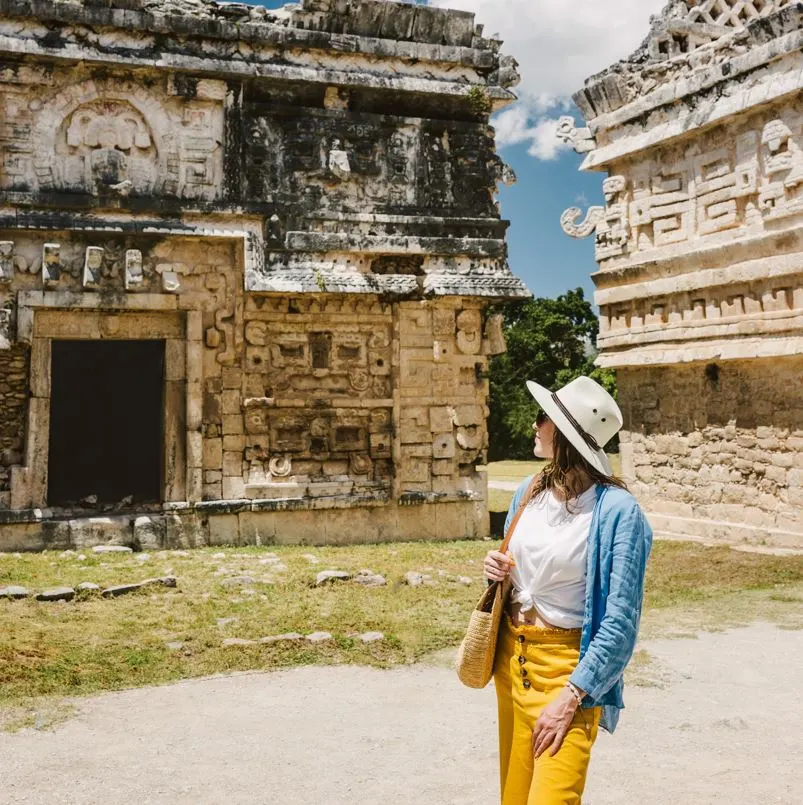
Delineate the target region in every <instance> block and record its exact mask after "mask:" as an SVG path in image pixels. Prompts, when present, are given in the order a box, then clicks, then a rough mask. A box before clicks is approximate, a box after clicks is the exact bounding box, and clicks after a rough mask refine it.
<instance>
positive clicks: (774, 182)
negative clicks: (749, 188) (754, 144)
mask: <svg viewBox="0 0 803 805" xmlns="http://www.w3.org/2000/svg"><path fill="white" fill-rule="evenodd" d="M761 151H762V154H761V156H762V161H763V168H764V175H765V176H766V179H767V181H766V183H764V184H763V185H762V188H761V192H760V194H759V197H758V206H759V208H760V209H761V210H762V212H763V213H764V214H765V215H766V216H767V217H768V218H777V217H781V216H783V215H789V214H792V213H794V212H796V211H798V210H799V209H801V207H803V199H801V197H800V193H799V189H798V188H799V187H800V186H801V185H803V151H802V150H801V146H800V144H799V143H798V142H797V140H796V138H795V137H794V135H793V133H792V130H791V129H790V128H789V126H788V125H787V123H786V122H785V121H784V120H780V119H778V120H771V121H769V122H768V123H767V124H766V125H765V126H764V129H763V130H762V132H761Z"/></svg>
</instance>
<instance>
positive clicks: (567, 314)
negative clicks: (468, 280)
mask: <svg viewBox="0 0 803 805" xmlns="http://www.w3.org/2000/svg"><path fill="white" fill-rule="evenodd" d="M498 312H500V313H502V314H503V315H504V317H505V324H504V332H505V339H506V341H507V352H506V353H505V354H504V355H498V356H497V357H495V358H493V359H492V360H491V364H490V392H491V393H490V409H491V414H490V418H489V420H488V429H489V443H490V449H489V451H488V459H489V461H499V460H501V459H514V458H518V459H528V458H531V457H532V444H533V442H532V424H533V420H534V418H535V413H536V403H535V400H534V399H533V398H532V396H531V395H530V392H529V391H527V387H526V386H525V385H524V384H525V381H527V380H534V381H535V382H536V383H540V384H541V385H542V386H546V387H547V388H550V389H557V388H560V387H561V386H564V385H565V384H566V383H568V382H569V381H571V380H574V378H575V377H578V376H579V375H588V376H589V377H593V378H594V380H596V381H597V382H598V383H601V384H602V385H603V386H605V388H606V389H608V391H610V392H611V393H612V394H615V393H616V381H615V377H614V374H613V372H612V371H610V370H606V369H599V368H597V367H595V366H594V358H595V356H596V350H595V348H594V344H595V343H596V338H597V333H598V331H599V324H598V321H597V317H596V315H595V314H594V310H593V308H592V307H591V303H590V302H589V301H588V300H587V299H586V298H585V296H584V294H583V289H582V288H577V289H576V290H574V291H568V292H567V293H565V294H563V295H562V296H559V297H558V298H557V299H540V298H539V299H526V300H523V301H517V302H510V303H507V304H505V305H502V306H500V307H499V310H498Z"/></svg>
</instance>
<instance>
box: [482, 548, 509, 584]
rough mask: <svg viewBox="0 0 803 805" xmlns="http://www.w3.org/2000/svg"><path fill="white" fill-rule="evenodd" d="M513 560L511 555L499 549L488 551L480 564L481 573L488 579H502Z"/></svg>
mask: <svg viewBox="0 0 803 805" xmlns="http://www.w3.org/2000/svg"><path fill="white" fill-rule="evenodd" d="M514 564H515V562H514V561H513V557H512V556H510V555H509V554H506V553H501V552H500V551H488V553H487V554H486V556H485V561H484V562H483V564H482V569H483V573H484V575H485V578H486V579H488V581H504V580H505V579H506V578H507V575H508V573H510V568H511V567H513V565H514Z"/></svg>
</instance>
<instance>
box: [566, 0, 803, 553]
mask: <svg viewBox="0 0 803 805" xmlns="http://www.w3.org/2000/svg"><path fill="white" fill-rule="evenodd" d="M802 46H803V3H800V2H789V1H788V0H696V2H695V0H686V1H685V2H672V3H670V4H669V5H668V6H667V8H666V9H665V10H664V12H663V13H662V14H661V15H660V16H657V17H655V18H653V20H652V28H651V31H650V34H649V36H648V38H647V40H646V41H645V42H644V44H643V45H642V46H641V48H640V49H639V50H638V51H637V52H636V53H635V54H634V55H633V56H632V57H631V58H630V59H628V60H626V61H623V62H620V63H619V64H616V65H614V66H613V67H611V68H610V69H608V70H606V71H604V72H602V73H600V74H599V75H596V76H593V77H592V78H590V79H589V80H588V81H587V82H586V86H585V88H584V89H583V90H581V91H580V92H579V93H578V94H577V95H576V96H575V101H576V103H577V104H578V106H579V107H580V109H581V111H582V113H583V115H584V116H585V118H586V121H587V124H588V125H587V128H582V127H581V128H578V127H577V126H575V123H574V121H573V120H572V119H571V118H564V119H563V120H561V125H560V129H559V136H560V137H562V138H563V139H564V140H566V141H567V142H570V143H571V144H572V145H574V147H575V149H576V150H577V151H578V152H580V153H584V154H586V157H585V162H584V163H583V168H584V169H588V170H601V171H607V173H608V174H609V176H608V178H607V179H606V180H605V181H604V183H603V191H604V195H605V206H604V207H592V208H591V209H590V210H589V211H588V212H587V214H586V215H585V218H584V220H581V218H582V217H583V214H582V212H581V211H580V210H579V209H575V208H573V209H570V210H567V211H566V213H565V214H564V215H563V218H562V225H563V228H564V230H565V231H566V232H567V233H568V234H570V235H572V236H574V237H584V236H586V235H590V234H592V233H595V234H596V251H597V254H596V256H597V260H598V261H599V271H598V272H597V273H596V274H594V281H595V283H596V287H597V292H596V301H597V303H598V304H599V306H600V316H601V323H600V335H599V341H598V346H599V350H600V357H599V363H600V365H602V366H605V367H611V368H614V369H616V373H617V377H618V382H619V389H620V402H621V404H622V409H623V412H624V415H625V430H624V432H623V434H622V463H623V468H624V474H625V476H626V478H627V479H628V480H629V481H630V482H631V484H632V488H633V491H634V492H635V493H636V494H637V495H638V496H639V498H640V499H641V500H642V501H643V503H644V504H645V506H646V508H647V509H648V511H649V513H650V517H651V520H652V522H653V524H654V525H655V527H656V529H657V531H658V532H661V533H664V534H668V535H679V536H684V537H686V536H694V537H701V538H704V539H712V540H718V539H722V540H728V541H745V542H750V543H768V544H773V545H777V546H788V547H797V548H800V547H801V546H803V94H802V93H801V88H803V55H802V54H801V47H802Z"/></svg>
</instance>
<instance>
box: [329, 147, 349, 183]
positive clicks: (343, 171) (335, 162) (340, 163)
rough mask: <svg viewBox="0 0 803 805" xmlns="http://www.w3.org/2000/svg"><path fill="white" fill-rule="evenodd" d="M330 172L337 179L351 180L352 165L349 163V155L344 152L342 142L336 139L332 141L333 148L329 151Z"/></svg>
mask: <svg viewBox="0 0 803 805" xmlns="http://www.w3.org/2000/svg"><path fill="white" fill-rule="evenodd" d="M328 165H329V172H330V173H331V174H332V176H334V177H335V178H336V179H339V180H340V181H346V180H347V179H350V178H351V163H350V162H349V155H348V152H347V151H344V150H343V148H342V146H341V144H340V140H338V139H335V140H333V141H332V147H331V148H330V149H329V160H328Z"/></svg>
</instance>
